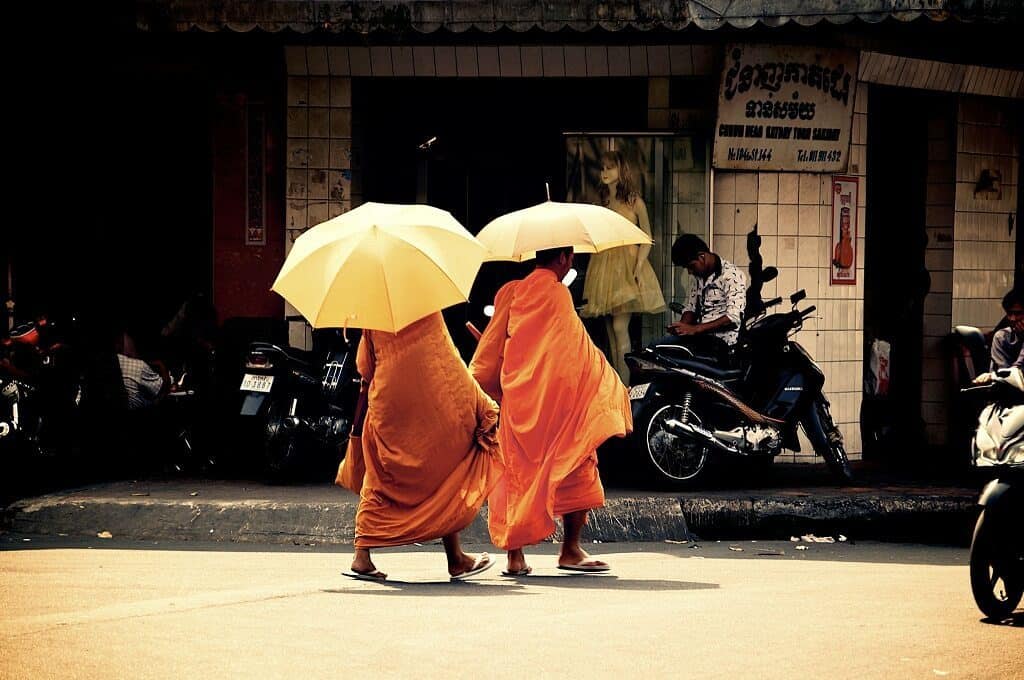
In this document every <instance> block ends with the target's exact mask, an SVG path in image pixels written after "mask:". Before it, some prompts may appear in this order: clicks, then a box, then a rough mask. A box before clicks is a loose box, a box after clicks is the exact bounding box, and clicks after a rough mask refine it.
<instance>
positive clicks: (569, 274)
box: [562, 268, 580, 288]
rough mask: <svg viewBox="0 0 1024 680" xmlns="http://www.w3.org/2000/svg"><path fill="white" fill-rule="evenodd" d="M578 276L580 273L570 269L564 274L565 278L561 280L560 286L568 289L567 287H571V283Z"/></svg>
mask: <svg viewBox="0 0 1024 680" xmlns="http://www.w3.org/2000/svg"><path fill="white" fill-rule="evenodd" d="M579 274H580V273H579V272H578V271H576V270H575V269H571V268H570V269H569V271H568V272H566V274H565V277H564V278H563V279H562V285H564V286H565V287H566V288H568V287H569V286H571V285H572V282H573V281H575V280H576V277H577V276H579Z"/></svg>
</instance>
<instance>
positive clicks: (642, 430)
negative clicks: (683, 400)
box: [634, 401, 711, 489]
mask: <svg viewBox="0 0 1024 680" xmlns="http://www.w3.org/2000/svg"><path fill="white" fill-rule="evenodd" d="M682 415H683V406H682V405H681V404H676V403H674V402H665V401H657V402H653V403H651V404H650V405H648V406H647V408H646V409H645V411H644V412H643V413H642V414H641V415H640V417H639V418H638V422H637V423H636V426H635V428H634V432H636V433H637V434H639V435H640V441H639V442H638V443H639V446H640V448H641V451H642V452H643V454H644V456H643V457H644V463H645V464H646V472H647V473H648V477H649V478H650V479H651V481H653V482H654V483H655V484H656V485H658V486H660V487H667V488H670V489H683V488H688V487H691V486H694V485H695V484H696V483H697V481H698V480H700V479H703V477H704V476H705V474H704V473H705V470H706V468H707V464H708V458H709V456H710V454H711V447H709V446H707V445H705V444H701V443H699V442H696V441H693V440H690V439H687V438H685V437H679V436H677V435H674V434H672V433H670V432H667V431H666V430H665V422H666V421H668V420H670V419H680V418H681V417H682ZM688 420H689V422H691V423H696V424H701V423H702V420H701V418H700V416H699V415H698V414H697V413H696V412H695V411H694V410H693V408H692V407H691V408H690V409H689V414H688Z"/></svg>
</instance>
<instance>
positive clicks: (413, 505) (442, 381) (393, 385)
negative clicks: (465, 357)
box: [337, 312, 502, 548]
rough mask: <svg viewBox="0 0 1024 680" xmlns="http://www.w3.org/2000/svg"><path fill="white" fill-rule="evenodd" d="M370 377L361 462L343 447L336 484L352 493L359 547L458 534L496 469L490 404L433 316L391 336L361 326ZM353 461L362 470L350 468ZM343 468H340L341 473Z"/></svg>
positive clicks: (361, 363) (363, 361)
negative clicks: (356, 501)
mask: <svg viewBox="0 0 1024 680" xmlns="http://www.w3.org/2000/svg"><path fill="white" fill-rule="evenodd" d="M356 362H357V366H358V368H359V373H360V375H362V377H363V380H365V381H367V382H369V394H368V405H367V410H366V419H365V421H364V423H363V433H362V438H361V440H362V441H361V443H362V461H358V460H354V459H351V458H350V456H353V454H354V455H358V453H359V447H358V446H354V447H353V446H350V447H349V456H347V457H346V459H345V460H344V461H343V462H342V465H341V469H340V470H339V473H338V479H337V482H338V483H339V484H341V485H343V486H346V487H348V488H350V489H351V490H352V491H356V492H358V493H359V508H358V510H357V511H356V537H355V545H356V547H357V548H376V547H382V546H391V545H407V544H409V543H416V542H420V541H426V540H431V539H436V538H438V537H441V536H446V535H448V534H450V533H453V532H456V531H460V530H461V529H464V528H465V527H466V526H468V525H469V524H470V523H471V522H472V521H473V518H474V517H476V515H477V513H478V512H479V511H480V507H481V506H482V505H483V503H484V501H485V500H486V498H487V495H488V494H489V493H490V491H491V489H492V488H493V487H494V485H495V483H496V482H497V479H498V477H499V476H500V474H501V469H502V466H501V460H500V455H499V451H498V447H497V438H496V435H495V428H496V426H497V418H498V408H497V404H495V403H494V401H493V400H492V399H491V398H490V397H488V396H487V395H486V394H485V393H484V392H483V390H481V389H480V386H479V385H477V383H476V381H475V380H473V378H472V376H471V375H470V374H469V371H468V370H467V369H466V365H465V364H464V363H463V362H462V359H461V358H460V357H459V354H458V351H457V350H456V349H455V345H454V344H453V343H452V339H451V336H450V335H449V334H448V329H447V328H446V327H445V324H444V319H443V317H442V316H441V314H440V313H439V312H438V313H435V314H432V315H430V316H428V317H426V318H423V319H420V320H419V321H416V322H415V323H413V324H412V325H410V326H407V327H406V328H403V329H402V330H401V331H399V332H398V333H397V334H394V333H386V332H383V331H364V332H363V336H362V339H361V340H360V342H359V349H358V352H357V355H356ZM360 462H363V463H365V468H366V469H365V473H364V474H362V475H361V476H360V475H358V473H356V474H353V472H354V471H355V470H359V464H360ZM346 468H348V469H346Z"/></svg>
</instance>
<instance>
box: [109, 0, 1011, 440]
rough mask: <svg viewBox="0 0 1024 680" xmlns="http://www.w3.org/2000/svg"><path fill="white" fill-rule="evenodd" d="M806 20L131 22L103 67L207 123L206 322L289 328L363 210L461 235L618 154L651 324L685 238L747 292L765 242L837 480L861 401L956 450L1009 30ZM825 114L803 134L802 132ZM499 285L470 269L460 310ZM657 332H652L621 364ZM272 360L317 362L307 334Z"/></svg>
mask: <svg viewBox="0 0 1024 680" xmlns="http://www.w3.org/2000/svg"><path fill="white" fill-rule="evenodd" d="M809 4H811V3H800V2H795V1H794V2H790V1H787V0H777V1H776V2H770V3H761V2H758V3H753V2H700V3H698V2H684V1H681V0H676V1H663V2H642V3H597V2H585V3H568V2H546V3H528V2H519V1H504V2H499V1H496V0H495V1H484V0H480V1H474V2H462V3H459V2H406V3H398V2H264V3H242V2H228V3H216V4H212V3H204V2H174V3H170V2H140V3H136V4H135V7H134V10H133V11H134V14H133V16H132V17H130V19H131V22H130V23H131V26H130V28H127V29H125V30H124V31H123V32H121V33H120V34H119V37H118V40H119V41H120V42H118V43H117V44H118V45H121V49H122V50H123V51H124V52H126V54H125V53H119V54H115V55H112V56H111V57H110V59H109V61H107V62H104V63H105V65H106V66H109V67H110V68H112V69H113V70H114V71H115V72H118V73H121V74H122V75H121V76H118V77H117V78H114V79H113V81H112V82H113V83H114V84H113V86H112V87H111V90H112V91H115V92H116V91H117V86H118V85H124V84H125V83H128V86H130V87H135V86H136V85H137V83H136V82H135V81H136V80H139V81H150V82H152V81H155V82H157V83H167V82H170V81H173V82H174V83H175V84H176V86H177V88H178V89H177V90H176V92H177V94H176V95H175V97H174V98H173V99H174V101H176V102H177V104H178V108H180V109H190V108H191V107H200V108H202V110H203V111H204V116H200V117H199V120H197V121H196V122H195V123H194V126H193V128H191V129H189V130H186V131H185V132H180V133H179V134H177V136H176V137H175V138H181V139H191V138H193V137H194V136H195V135H196V134H205V141H204V144H205V145H206V146H204V148H201V149H199V150H198V151H196V152H195V153H194V154H193V155H192V156H191V159H192V160H191V161H187V162H184V163H183V164H182V166H181V172H184V173H199V174H200V175H202V174H203V173H204V172H205V173H206V174H205V177H207V178H209V185H208V187H207V188H205V189H198V190H197V191H195V192H194V193H193V194H191V195H190V196H189V197H186V200H192V201H194V202H195V203H196V206H194V209H193V210H192V211H191V213H190V214H191V215H194V216H200V218H199V219H198V220H197V226H195V228H194V229H192V230H191V231H190V232H189V233H190V234H192V236H190V238H191V239H192V240H193V241H194V242H195V243H197V244H202V245H201V247H199V248H198V250H200V251H201V253H200V254H198V255H194V257H193V259H194V260H195V264H194V269H195V274H194V278H195V279H196V280H197V281H201V282H203V285H205V286H207V287H208V289H209V291H210V292H211V293H212V295H213V299H214V302H215V304H216V306H217V307H218V310H219V312H220V314H221V317H222V318H225V317H235V316H272V317H273V316H276V317H278V318H281V317H290V316H292V315H294V313H295V312H294V310H290V309H286V306H285V305H284V303H283V301H281V300H280V299H279V298H277V297H276V296H275V295H274V294H272V293H270V292H269V287H270V283H271V282H272V280H273V277H274V275H275V274H276V272H277V270H278V268H279V267H280V264H281V262H282V261H283V258H284V257H285V255H286V253H287V251H288V248H289V247H290V244H291V243H292V242H293V241H294V239H295V238H296V237H297V236H298V235H299V234H301V233H302V232H303V231H304V230H306V229H308V228H310V227H312V226H314V225H316V224H319V223H320V222H323V221H325V220H327V219H330V218H331V217H334V216H336V215H339V214H341V213H343V212H345V211H347V210H350V209H352V208H353V207H355V206H357V205H359V204H360V203H361V202H363V201H370V200H374V201H393V202H415V201H426V202H430V203H432V204H434V205H438V206H440V207H443V208H446V209H448V210H450V211H451V212H452V213H453V214H454V215H455V216H456V217H457V218H458V219H459V220H460V221H461V222H462V223H463V224H464V225H465V226H466V227H467V228H468V229H470V231H473V232H476V231H479V229H480V228H482V227H483V226H484V224H486V222H487V221H489V220H490V219H492V218H493V217H496V216H497V215H499V214H502V213H504V212H507V211H509V210H514V209H518V208H521V207H525V206H527V205H531V204H533V203H537V202H540V201H541V200H543V199H544V197H545V195H546V194H545V189H544V185H545V184H546V185H548V189H547V190H548V191H550V193H551V197H552V198H554V199H556V200H592V199H593V189H594V173H595V170H594V168H595V165H594V164H595V163H599V154H600V151H602V150H608V149H613V150H614V149H618V150H623V151H625V152H626V153H627V156H628V157H629V158H631V159H632V162H633V163H634V165H635V166H636V167H635V168H634V171H635V174H636V175H637V183H638V185H639V190H640V191H641V193H642V195H643V197H644V198H645V202H646V204H647V208H648V210H649V212H650V216H649V217H650V222H651V226H652V231H653V234H654V239H655V246H654V248H653V250H652V253H651V256H650V259H651V263H652V265H653V266H654V268H655V271H656V274H657V276H658V278H659V281H660V282H661V285H662V289H663V292H664V294H665V297H666V299H668V300H672V299H675V300H680V299H684V296H685V294H686V291H687V290H688V288H689V286H690V281H689V280H688V277H687V275H686V274H685V272H681V271H680V270H678V269H677V268H673V267H672V265H671V262H670V260H669V257H668V248H669V247H670V245H671V243H672V241H673V240H674V238H675V237H676V236H678V235H679V234H681V233H696V234H699V235H702V236H703V237H704V238H706V239H707V240H708V241H709V242H710V243H711V246H712V249H713V250H714V251H715V252H717V253H718V254H720V255H721V256H722V257H723V258H725V259H727V260H731V261H733V262H735V263H736V264H738V265H740V266H744V267H745V266H746V265H747V264H748V262H749V258H748V252H747V247H746V242H747V235H748V233H750V232H751V231H752V230H753V229H754V228H755V225H756V229H757V232H758V234H759V235H760V237H761V250H760V252H761V255H762V257H763V260H764V263H765V264H766V265H767V264H770V265H775V266H776V267H777V268H778V270H779V276H778V278H777V279H776V280H774V281H772V282H769V283H768V284H766V286H765V288H764V291H763V293H764V296H765V297H774V296H776V295H780V296H787V295H789V294H790V293H792V292H794V291H796V290H797V289H803V290H805V291H806V293H807V303H808V304H814V305H816V306H817V309H818V314H817V315H816V316H815V317H814V318H812V319H809V320H808V322H807V324H806V325H805V327H804V329H803V330H802V331H801V332H800V333H799V334H798V336H797V338H796V339H797V340H798V341H799V342H801V344H803V345H804V346H805V347H806V348H807V349H808V350H809V352H810V353H811V355H812V356H814V357H815V358H816V359H817V360H818V361H819V363H820V364H821V366H822V369H823V371H824V373H825V375H826V376H827V382H826V391H827V394H828V395H829V398H830V399H831V400H832V403H833V415H834V416H835V419H836V422H837V423H838V424H839V426H840V429H841V430H842V432H843V434H844V436H845V438H846V441H847V443H848V449H849V451H850V452H851V454H852V455H853V457H857V455H859V454H860V453H861V452H863V451H865V449H866V448H869V447H866V445H865V443H864V442H862V437H861V432H862V429H861V415H862V404H863V403H864V402H865V400H867V401H869V402H881V403H883V404H884V407H883V408H882V409H881V410H882V411H884V412H887V413H888V414H889V417H890V420H891V421H897V420H899V421H900V422H904V423H911V425H904V429H905V430H906V433H905V434H906V438H905V439H904V440H902V441H907V442H911V443H919V444H921V445H925V444H930V445H933V446H943V445H947V444H948V443H949V441H948V439H949V432H948V421H949V419H950V414H949V412H948V409H949V402H950V394H951V391H952V385H951V383H950V377H949V371H948V364H949V360H948V352H946V350H945V348H944V344H943V340H944V338H945V337H946V336H947V335H948V333H949V331H950V329H951V328H952V327H953V326H955V325H958V324H969V325H975V326H979V327H981V328H983V329H990V328H991V327H993V326H994V325H995V324H996V323H997V322H998V321H999V320H1000V318H1001V316H1002V312H1001V309H1000V300H1001V298H1002V296H1003V294H1004V293H1005V292H1006V291H1007V290H1008V289H1009V288H1010V287H1011V286H1013V285H1014V282H1015V280H1016V279H1017V271H1019V267H1020V262H1021V257H1020V255H1019V247H1018V243H1020V242H1021V241H1020V239H1019V238H1018V229H1017V218H1018V214H1019V211H1020V203H1021V191H1020V187H1021V179H1020V156H1021V145H1022V137H1021V120H1022V115H1021V113H1022V106H1021V102H1022V99H1024V67H1022V65H1021V63H1020V59H1019V50H1015V49H1014V45H1015V43H1014V41H1015V40H1016V38H1014V35H1015V33H1016V32H1017V31H1019V29H1020V28H1021V26H1022V25H1024V18H1022V15H1021V11H1020V9H1019V7H1017V3H1014V2H999V1H995V2H984V3H982V2H977V3H970V2H968V3H963V2H956V3H953V2H948V1H946V0H929V1H928V2H924V3H920V2H913V3H911V2H895V3H893V2H880V1H878V2H876V1H874V0H849V1H841V0H830V1H829V2H823V3H814V4H815V5H816V6H815V8H814V9H811V10H808V9H807V7H806V6H807V5H809ZM122 23H128V22H122ZM140 55H141V56H140ZM124 59H129V60H132V59H134V60H135V63H136V66H135V67H134V68H131V67H127V66H126V65H125V62H124ZM787 64H804V70H803V71H802V72H800V73H799V74H798V73H797V72H794V73H793V78H792V80H791V79H790V78H789V75H788V74H787V73H786V71H785V65H787ZM776 65H777V66H778V67H779V70H778V74H777V75H776V74H774V73H769V70H768V69H769V67H772V66H776ZM744 69H746V70H744ZM125 73H129V74H130V77H128V76H125V75H124V74H125ZM822 73H824V74H825V75H824V78H825V80H826V82H825V84H824V85H823V84H822V82H821V77H822V75H821V74H822ZM169 74H170V75H169ZM816 78H817V80H816ZM829 78H831V81H828V79H829ZM132 79H134V80H132ZM129 80H131V82H128V81H129ZM798 80H799V81H800V82H799V83H798V82H797V81H798ZM830 83H831V84H830ZM790 85H792V86H793V87H790ZM844 85H845V87H846V91H845V92H844V91H843V87H844ZM143 89H145V88H143ZM150 90H155V91H149V94H148V95H147V96H148V97H149V98H150V100H151V104H152V108H153V109H160V108H161V107H164V104H165V103H166V99H167V97H164V96H162V94H161V92H163V94H166V90H161V86H157V87H152V88H150ZM730 90H731V93H730ZM790 91H792V94H790ZM182 93H185V94H182ZM755 94H756V95H757V96H756V97H755V96H754V95H755ZM783 94H785V95H786V97H787V99H785V100H783ZM744 95H745V96H746V99H744V98H743V97H744ZM776 95H778V99H775V96H776ZM819 95H820V96H823V97H824V100H822V101H821V102H819V104H818V109H817V111H818V113H819V114H820V115H819V118H818V120H819V121H823V122H820V123H818V122H815V121H814V120H812V119H811V118H808V117H807V116H809V115H813V114H812V112H813V111H814V110H815V109H814V108H813V104H809V105H810V107H811V108H807V107H805V108H800V107H799V104H802V103H809V102H811V101H812V99H811V98H810V97H812V96H819ZM118 96H120V97H121V98H122V99H125V100H127V99H130V98H131V97H130V96H125V95H124V92H120V93H118ZM182 101H185V102H186V103H185V104H182ZM741 101H742V102H745V104H744V103H741ZM833 105H836V106H833ZM826 109H827V110H828V111H829V113H828V114H826V113H825V112H826ZM127 110H128V112H129V113H128V114H125V117H134V116H137V115H138V112H139V109H138V107H134V108H133V107H128V109H127ZM162 110H164V111H166V107H164V108H163V109H162ZM762 112H764V113H763V114H762ZM826 115H827V116H828V118H827V120H826ZM730 116H732V117H731V118H730ZM736 116H739V118H736ZM182 118H188V114H187V112H186V113H183V114H182ZM737 120H739V121H740V123H739V124H737ZM167 121H168V122H169V123H170V124H172V125H180V121H181V119H179V118H176V117H168V118H167ZM175 121H177V123H176V122H175ZM111 127H114V126H111ZM152 133H153V131H147V133H146V134H152ZM111 134H114V135H115V136H116V135H117V134H118V133H117V132H116V131H115V130H112V131H111ZM804 134H806V135H808V137H806V138H798V137H799V136H800V135H804ZM801 141H806V143H801ZM819 142H820V143H819ZM122 144H124V145H129V144H130V142H122ZM193 146H194V144H193ZM168 151H170V150H168ZM798 152H802V156H800V155H798ZM151 165H152V164H151V163H149V162H148V161H147V162H144V163H142V166H143V167H141V168H136V169H135V170H138V171H140V172H143V173H145V172H147V169H148V168H149V167H151ZM204 166H205V167H204ZM124 170H125V171H126V172H128V171H129V170H127V169H124ZM202 215H206V216H208V217H207V218H205V219H203V218H202V217H201V216H202ZM511 275H514V271H513V270H512V269H510V268H504V269H502V268H500V267H499V268H495V269H492V270H488V273H487V274H486V276H484V277H483V279H484V280H483V282H482V283H481V284H480V285H479V286H478V289H477V290H475V291H474V295H475V296H477V297H478V298H479V299H481V300H486V299H488V298H489V296H491V295H493V292H494V290H495V289H496V287H497V285H499V283H500V282H501V280H503V278H507V277H508V276H511ZM479 304H480V305H481V306H482V304H484V302H480V303H479ZM475 313H476V312H475V311H474V309H473V303H471V305H470V306H469V308H467V310H465V311H461V312H459V314H463V315H465V316H467V317H473V315H474V314H475ZM668 320H669V315H668V314H667V313H666V314H664V315H645V316H644V317H643V318H642V320H640V321H638V322H637V323H636V324H635V327H634V328H633V333H634V338H635V339H636V340H637V341H643V340H645V339H648V338H651V337H656V336H657V335H658V334H660V331H661V329H662V328H663V326H664V325H665V323H666V322H667V321H668ZM289 337H290V340H291V342H292V343H293V344H294V345H296V346H308V345H309V343H310V341H311V340H310V335H309V329H308V327H307V326H306V325H305V324H304V323H303V322H302V321H301V320H299V319H293V320H291V321H290V322H289ZM876 341H881V342H876ZM880 359H881V360H882V361H883V363H887V365H888V371H887V375H888V381H889V387H888V388H880V387H879V386H878V382H879V381H878V375H877V373H878V369H877V365H878V362H879V360H880ZM866 377H867V378H868V380H867V381H865V378H866ZM882 377H883V378H885V376H884V375H883V376H882ZM866 390H867V396H865V391H866ZM878 392H884V394H881V395H880V394H878ZM876 410H879V409H876ZM896 416H898V417H899V418H897V417H896ZM809 452H810V447H809V446H804V447H803V453H802V454H797V453H790V454H787V455H788V456H789V457H790V459H791V460H810V459H813V454H812V453H809ZM869 453H870V451H869Z"/></svg>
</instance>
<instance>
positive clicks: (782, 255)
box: [777, 236, 797, 291]
mask: <svg viewBox="0 0 1024 680" xmlns="http://www.w3.org/2000/svg"><path fill="white" fill-rule="evenodd" d="M778 248H779V252H778V258H779V259H778V264H777V266H778V267H779V268H780V272H781V269H783V268H785V269H790V268H795V267H796V266H797V238H796V237H795V236H779V238H778ZM795 274H796V272H795V271H794V276H795ZM780 276H781V273H780ZM782 290H783V291H785V290H786V288H784V287H783V288H782Z"/></svg>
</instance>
